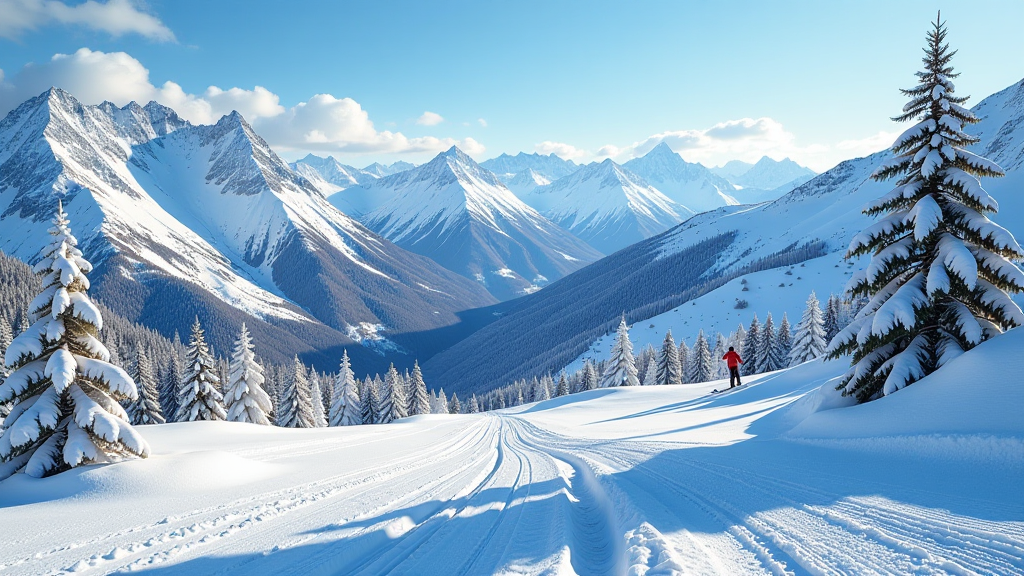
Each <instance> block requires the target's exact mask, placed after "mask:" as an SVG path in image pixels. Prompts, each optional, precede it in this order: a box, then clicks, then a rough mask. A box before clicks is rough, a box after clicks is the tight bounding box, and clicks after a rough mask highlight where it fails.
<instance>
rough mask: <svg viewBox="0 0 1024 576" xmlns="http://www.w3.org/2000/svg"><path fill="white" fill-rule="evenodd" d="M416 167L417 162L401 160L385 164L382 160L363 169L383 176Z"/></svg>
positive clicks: (373, 174) (378, 176) (380, 176)
mask: <svg viewBox="0 0 1024 576" xmlns="http://www.w3.org/2000/svg"><path fill="white" fill-rule="evenodd" d="M415 167H416V165H415V164H410V163H408V162H403V161H402V160H399V161H397V162H394V163H392V164H390V165H388V166H385V165H383V164H381V163H380V162H374V163H373V164H370V165H369V166H366V167H364V168H363V169H362V171H363V172H366V173H367V174H370V175H372V176H375V177H377V178H383V177H385V176H390V175H392V174H398V173H399V172H404V171H406V170H412V169H413V168H415Z"/></svg>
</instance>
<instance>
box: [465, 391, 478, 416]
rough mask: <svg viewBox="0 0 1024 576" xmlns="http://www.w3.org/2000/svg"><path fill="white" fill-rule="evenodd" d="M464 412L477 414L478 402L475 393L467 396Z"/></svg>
mask: <svg viewBox="0 0 1024 576" xmlns="http://www.w3.org/2000/svg"><path fill="white" fill-rule="evenodd" d="M466 412H467V413H469V414H477V413H478V412H480V402H478V401H477V399H476V394H473V395H472V396H470V397H469V403H468V404H467V406H466Z"/></svg>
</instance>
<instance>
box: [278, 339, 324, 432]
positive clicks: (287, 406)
mask: <svg viewBox="0 0 1024 576" xmlns="http://www.w3.org/2000/svg"><path fill="white" fill-rule="evenodd" d="M316 424H317V422H316V415H315V414H314V413H313V396H312V391H311V389H310V387H309V381H308V380H307V379H306V367H305V366H303V365H302V362H301V361H299V357H298V356H296V357H295V361H294V368H293V369H292V377H291V378H290V379H289V380H288V382H287V383H286V384H285V387H284V390H283V393H282V394H281V403H280V406H279V410H278V413H277V425H278V426H281V427H282V428H316Z"/></svg>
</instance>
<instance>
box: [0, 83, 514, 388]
mask: <svg viewBox="0 0 1024 576" xmlns="http://www.w3.org/2000/svg"><path fill="white" fill-rule="evenodd" d="M0 174H2V179H0V248H2V249H3V250H4V251H5V252H7V253H8V254H11V255H14V256H17V257H18V258H20V259H22V260H25V261H28V262H31V261H33V260H34V259H35V258H36V257H37V253H38V250H39V247H40V246H42V244H43V243H44V242H45V241H46V237H47V236H46V229H47V228H48V227H49V220H50V218H51V217H52V214H53V212H54V210H55V207H56V199H57V198H58V197H60V198H63V199H64V201H65V209H66V210H67V211H68V213H69V215H70V218H71V223H72V228H73V230H74V231H75V232H76V235H77V236H78V238H79V240H80V242H81V245H82V246H83V248H84V250H85V253H86V255H87V257H88V258H89V259H90V260H92V262H93V263H94V264H95V265H97V270H96V271H95V272H94V273H93V274H92V277H91V278H92V284H93V291H94V293H96V295H97V296H98V298H99V299H100V300H101V301H103V302H104V303H105V304H107V305H108V306H110V307H111V308H112V309H114V310H115V311H117V312H118V313H120V314H122V315H124V316H126V317H127V318H129V319H131V320H136V321H141V322H143V323H145V324H147V325H149V326H151V327H153V328H156V329H158V330H159V331H160V332H162V333H164V334H166V335H171V334H173V333H174V331H179V332H181V333H186V332H187V330H186V329H187V328H188V326H189V323H190V322H191V320H192V318H193V316H195V315H196V314H197V313H198V314H200V315H201V316H202V317H203V320H204V322H205V323H206V324H207V326H208V327H209V331H210V333H211V337H212V339H213V342H214V345H215V346H216V347H217V349H218V350H224V351H226V350H228V349H229V346H230V343H231V341H232V340H233V338H234V336H235V335H236V332H237V330H238V325H239V324H240V323H241V322H242V321H245V322H246V323H247V324H249V326H250V328H251V329H252V331H253V332H254V336H255V338H256V342H257V344H258V345H259V347H260V353H261V354H262V355H263V356H264V357H265V358H268V359H271V360H275V361H284V360H286V359H288V358H290V357H291V356H292V355H293V354H296V353H298V354H300V355H302V356H303V357H305V358H307V360H308V361H323V366H324V367H325V368H326V367H327V366H329V365H333V364H334V363H335V362H336V356H337V355H339V354H340V352H341V348H342V347H344V346H347V347H349V348H350V355H353V356H354V358H355V361H356V362H357V363H360V364H362V365H363V366H365V367H366V369H369V368H374V367H380V366H381V365H382V364H383V360H384V358H383V357H382V356H380V355H378V354H376V353H375V351H374V348H375V347H376V348H377V351H390V352H393V353H397V352H398V351H400V350H401V349H403V348H404V349H408V350H410V351H412V350H414V349H415V348H416V346H417V344H416V342H415V338H414V337H413V338H412V339H410V338H409V337H406V338H405V339H404V340H403V336H402V335H403V334H425V333H428V332H430V331H431V330H435V329H441V328H444V327H446V326H450V325H452V324H455V323H457V322H459V316H458V315H457V313H459V312H460V311H462V310H465V309H467V308H475V307H479V306H485V305H488V304H491V303H493V302H494V299H493V297H491V296H490V295H489V294H488V293H487V292H486V291H485V290H483V289H482V288H481V287H480V286H479V285H478V284H477V283H475V282H472V281H469V280H466V279H465V278H462V277H461V276H459V275H457V274H454V273H452V272H450V271H448V270H446V269H445V268H443V267H441V266H439V265H437V264H436V263H434V262H433V261H431V260H429V259H427V258H424V257H422V256H419V255H416V254H412V253H410V252H407V251H406V250H404V249H402V248H399V247H398V246H395V245H394V244H392V243H391V242H389V241H387V240H386V239H384V238H382V237H380V236H379V235H377V234H376V233H374V232H372V231H371V230H369V229H367V228H366V227H364V226H363V225H362V224H360V223H359V222H357V221H355V220H353V219H352V218H350V217H348V216H346V215H345V214H343V213H341V212H340V211H338V210H337V209H335V208H334V207H333V206H332V205H331V204H330V203H328V202H327V200H326V199H325V198H324V196H323V194H322V193H321V192H320V191H319V190H318V189H317V188H316V187H314V186H313V185H312V184H311V183H310V181H309V180H307V179H306V178H304V177H302V176H301V175H299V174H298V173H296V172H295V171H293V170H292V169H291V168H290V167H289V166H288V165H287V164H286V163H285V162H284V161H283V160H281V159H280V158H279V157H278V156H277V155H276V154H275V153H274V152H273V151H272V150H271V149H270V147H269V146H268V145H267V143H266V142H265V141H264V140H263V139H262V138H260V137H259V136H258V135H257V134H256V133H255V132H254V131H253V130H252V128H251V127H250V126H249V125H248V123H246V122H245V120H244V119H243V118H242V117H241V116H240V115H239V114H237V113H232V114H230V115H228V116H225V117H223V118H221V120H220V121H219V122H217V123H216V124H215V125H208V126H193V125H191V124H189V123H188V122H185V121H184V120H181V119H180V118H179V117H178V116H177V115H176V114H175V113H174V111H173V110H170V109H168V108H165V107H163V106H161V105H159V104H156V103H150V104H147V105H146V106H145V107H142V106H139V105H138V104H135V103H134V102H133V103H131V104H128V105H127V106H124V107H122V108H118V107H116V106H114V105H113V104H110V103H104V104H101V105H99V106H86V105H83V104H81V103H80V102H78V101H77V100H76V99H75V98H74V97H73V96H72V95H71V94H68V93H67V92H64V91H62V90H59V89H51V90H48V91H47V92H45V93H43V94H41V95H40V96H38V97H36V98H33V99H31V100H28V101H26V102H25V103H23V104H22V105H21V106H19V107H18V108H17V109H15V110H14V111H12V112H11V113H10V114H8V115H7V117H6V118H4V119H3V120H2V121H0ZM385 338H387V339H385ZM360 344H363V346H360ZM410 360H411V358H410ZM328 361H329V363H328Z"/></svg>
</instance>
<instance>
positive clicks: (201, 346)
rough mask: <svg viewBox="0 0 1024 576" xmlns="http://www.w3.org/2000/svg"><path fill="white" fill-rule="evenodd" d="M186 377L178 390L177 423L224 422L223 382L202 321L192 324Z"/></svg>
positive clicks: (197, 318) (225, 416) (225, 414)
mask: <svg viewBox="0 0 1024 576" xmlns="http://www.w3.org/2000/svg"><path fill="white" fill-rule="evenodd" d="M186 356H187V359H186V366H185V375H184V378H183V379H182V382H181V386H180V387H179V388H178V413H177V416H176V417H175V421H176V422H194V421H197V420H224V419H225V418H227V413H226V412H225V411H224V396H223V395H222V394H221V393H220V391H218V390H217V387H218V384H219V383H220V379H219V378H218V377H217V374H216V373H215V369H214V362H213V358H211V357H210V351H209V348H208V347H207V345H206V335H205V332H204V331H203V327H202V325H200V324H199V317H198V316H197V317H196V320H195V322H194V323H193V324H192V336H191V339H190V340H189V345H188V353H187V354H186Z"/></svg>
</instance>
